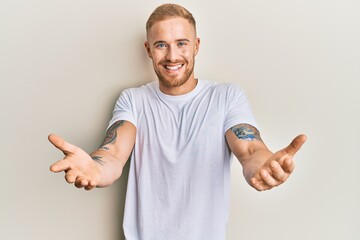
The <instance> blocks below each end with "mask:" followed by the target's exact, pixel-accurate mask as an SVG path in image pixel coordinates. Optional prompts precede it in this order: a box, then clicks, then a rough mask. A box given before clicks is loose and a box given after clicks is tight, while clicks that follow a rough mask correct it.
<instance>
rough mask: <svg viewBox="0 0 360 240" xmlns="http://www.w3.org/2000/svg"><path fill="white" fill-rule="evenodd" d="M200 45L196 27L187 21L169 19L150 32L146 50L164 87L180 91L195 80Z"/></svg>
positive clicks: (157, 23) (156, 25)
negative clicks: (181, 87) (175, 88)
mask: <svg viewBox="0 0 360 240" xmlns="http://www.w3.org/2000/svg"><path fill="white" fill-rule="evenodd" d="M199 44H200V40H199V39H198V38H196V33H195V28H194V26H193V25H191V24H190V23H189V22H188V20H186V19H184V18H180V17H175V18H168V19H166V20H163V21H159V22H156V23H155V24H154V25H153V26H152V27H151V28H150V29H149V31H148V33H147V42H145V47H146V50H147V53H148V55H149V57H150V58H151V59H152V62H153V66H154V70H155V73H156V75H157V76H158V78H159V82H160V84H161V85H162V86H164V87H166V88H172V87H179V86H182V85H183V84H184V83H186V82H187V81H188V80H194V72H193V71H194V64H195V56H196V54H197V53H198V50H199Z"/></svg>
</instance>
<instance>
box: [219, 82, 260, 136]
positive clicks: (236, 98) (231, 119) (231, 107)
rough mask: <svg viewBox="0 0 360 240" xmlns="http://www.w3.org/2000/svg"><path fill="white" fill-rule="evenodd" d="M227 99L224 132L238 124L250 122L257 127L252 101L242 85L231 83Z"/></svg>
mask: <svg viewBox="0 0 360 240" xmlns="http://www.w3.org/2000/svg"><path fill="white" fill-rule="evenodd" d="M225 101H226V110H225V122H224V132H226V131H227V130H228V129H230V128H231V127H233V126H235V125H237V124H250V125H252V126H254V127H257V126H256V121H255V117H254V115H253V113H252V110H251V107H250V103H249V101H248V99H247V97H246V95H245V93H244V91H243V90H242V89H241V88H240V86H238V85H237V84H229V85H228V88H227V93H226V100H225Z"/></svg>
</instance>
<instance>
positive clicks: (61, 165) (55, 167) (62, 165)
mask: <svg viewBox="0 0 360 240" xmlns="http://www.w3.org/2000/svg"><path fill="white" fill-rule="evenodd" d="M70 169H71V165H70V162H69V161H67V160H60V161H58V162H56V163H54V164H52V165H51V166H50V171H52V172H62V171H67V170H70Z"/></svg>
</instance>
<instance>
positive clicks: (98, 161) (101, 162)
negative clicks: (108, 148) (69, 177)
mask: <svg viewBox="0 0 360 240" xmlns="http://www.w3.org/2000/svg"><path fill="white" fill-rule="evenodd" d="M91 158H92V160H94V161H95V162H97V163H99V164H100V165H105V162H104V161H103V160H101V159H102V157H100V156H92V157H91Z"/></svg>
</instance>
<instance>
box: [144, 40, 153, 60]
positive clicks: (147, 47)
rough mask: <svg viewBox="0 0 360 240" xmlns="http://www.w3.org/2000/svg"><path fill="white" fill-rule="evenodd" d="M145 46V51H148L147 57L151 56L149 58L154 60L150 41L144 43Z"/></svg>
mask: <svg viewBox="0 0 360 240" xmlns="http://www.w3.org/2000/svg"><path fill="white" fill-rule="evenodd" d="M144 46H145V49H146V53H147V55H148V56H149V58H152V56H151V51H150V44H149V42H148V41H146V42H145V43H144Z"/></svg>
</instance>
